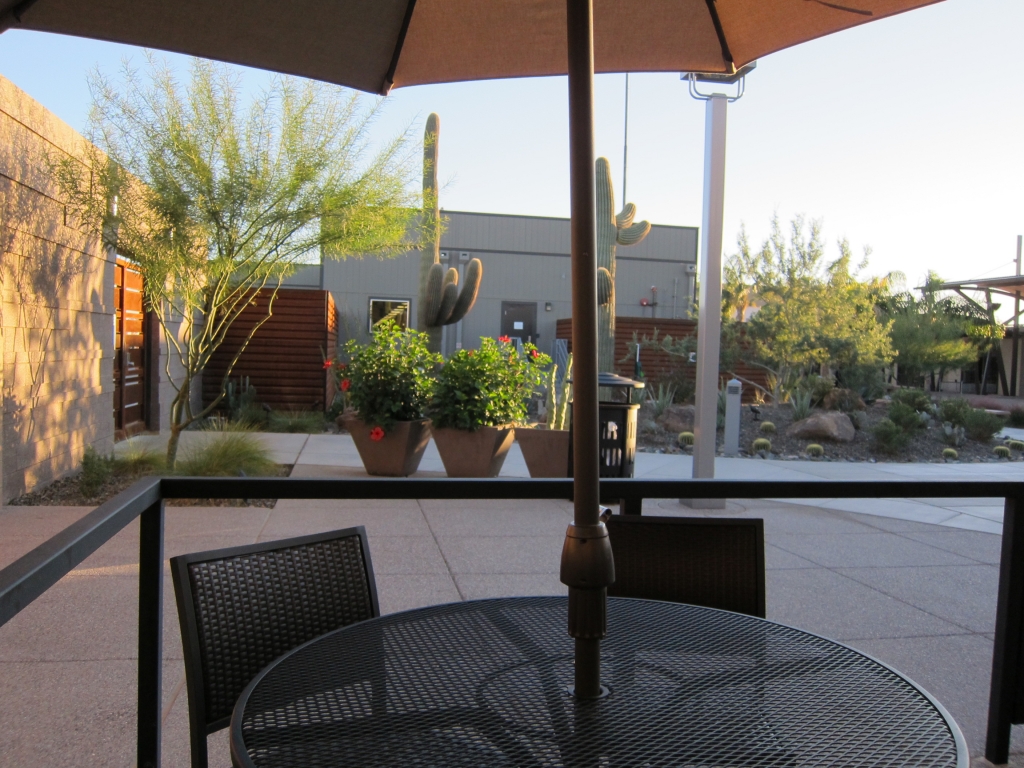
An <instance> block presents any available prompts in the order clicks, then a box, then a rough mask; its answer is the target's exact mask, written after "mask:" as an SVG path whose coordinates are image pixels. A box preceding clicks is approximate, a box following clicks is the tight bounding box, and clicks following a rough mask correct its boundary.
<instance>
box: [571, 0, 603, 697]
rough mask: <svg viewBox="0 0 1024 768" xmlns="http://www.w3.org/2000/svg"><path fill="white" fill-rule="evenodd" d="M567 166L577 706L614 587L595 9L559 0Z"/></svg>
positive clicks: (597, 665) (589, 685) (589, 682)
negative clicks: (607, 495)
mask: <svg viewBox="0 0 1024 768" xmlns="http://www.w3.org/2000/svg"><path fill="white" fill-rule="evenodd" d="M566 12H567V13H566V22H567V23H566V32H567V42H568V55H569V162H570V176H571V198H572V224H571V227H572V308H573V309H572V314H573V323H572V345H573V366H574V368H575V373H574V375H573V476H574V477H575V481H574V497H573V498H574V501H573V506H574V515H573V524H572V525H570V526H569V530H568V531H567V532H566V537H565V545H564V547H563V549H562V569H561V580H562V582H563V583H564V584H566V585H568V587H569V635H570V636H572V637H574V638H576V667H575V676H576V685H575V688H574V694H575V696H576V697H577V698H579V699H596V698H600V697H601V695H602V687H601V653H600V644H601V638H603V637H604V636H605V632H606V624H607V622H606V602H607V592H608V585H609V584H611V583H612V582H614V580H615V572H614V565H613V562H612V551H611V545H610V543H609V541H608V531H607V529H606V528H605V526H604V523H602V522H601V520H600V507H599V505H600V485H599V484H600V477H599V474H598V472H599V470H598V464H599V455H598V442H599V434H598V433H599V425H598V405H597V397H598V395H597V258H596V253H597V230H596V212H595V183H594V9H593V4H592V0H566Z"/></svg>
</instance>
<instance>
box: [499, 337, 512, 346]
mask: <svg viewBox="0 0 1024 768" xmlns="http://www.w3.org/2000/svg"><path fill="white" fill-rule="evenodd" d="M498 341H500V342H502V343H503V344H508V343H509V342H511V341H512V339H511V338H510V337H508V336H499V337H498Z"/></svg>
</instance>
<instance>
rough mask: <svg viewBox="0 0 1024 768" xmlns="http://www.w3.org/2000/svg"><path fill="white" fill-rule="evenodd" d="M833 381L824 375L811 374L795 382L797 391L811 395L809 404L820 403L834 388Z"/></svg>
mask: <svg viewBox="0 0 1024 768" xmlns="http://www.w3.org/2000/svg"><path fill="white" fill-rule="evenodd" d="M835 386H836V385H835V382H833V381H832V379H827V378H825V377H824V376H818V375H816V374H812V375H810V376H805V377H803V378H802V379H800V380H799V381H798V382H797V383H796V389H797V390H798V391H799V392H805V393H807V394H808V395H810V396H811V405H821V404H822V402H824V400H825V398H826V397H828V395H829V393H830V392H831V391H832V390H833V389H835Z"/></svg>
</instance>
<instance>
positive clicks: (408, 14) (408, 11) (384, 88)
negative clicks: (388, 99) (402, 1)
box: [380, 0, 416, 96]
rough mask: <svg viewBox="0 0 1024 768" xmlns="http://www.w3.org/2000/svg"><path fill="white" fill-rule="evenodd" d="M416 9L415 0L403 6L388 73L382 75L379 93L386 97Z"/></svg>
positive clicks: (392, 83) (393, 81)
mask: <svg viewBox="0 0 1024 768" xmlns="http://www.w3.org/2000/svg"><path fill="white" fill-rule="evenodd" d="M415 8H416V0H409V4H408V5H407V6H405V18H404V19H402V28H401V29H399V30H398V40H397V41H395V52H394V53H392V54H391V64H390V65H389V66H388V72H387V74H386V75H384V82H383V83H381V86H380V93H381V95H382V96H387V95H388V93H389V92H390V91H391V86H393V85H394V84H395V70H396V69H398V59H399V58H400V57H401V56H402V48H403V46H405V36H406V34H407V33H408V32H409V22H411V21H412V12H413V10H414V9H415Z"/></svg>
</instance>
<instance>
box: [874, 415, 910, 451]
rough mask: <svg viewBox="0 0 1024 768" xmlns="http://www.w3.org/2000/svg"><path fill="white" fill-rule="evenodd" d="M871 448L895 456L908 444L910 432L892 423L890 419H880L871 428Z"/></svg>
mask: <svg viewBox="0 0 1024 768" xmlns="http://www.w3.org/2000/svg"><path fill="white" fill-rule="evenodd" d="M871 437H872V448H873V449H874V450H875V451H876V452H877V453H881V454H885V455H886V456H896V455H898V454H900V453H902V452H903V451H905V450H906V449H907V447H908V446H909V445H910V434H909V433H908V432H907V431H906V430H905V429H903V428H902V427H900V426H899V425H897V424H896V423H894V422H893V421H892V419H882V420H881V421H880V422H878V423H877V424H876V425H875V426H874V428H873V429H872V430H871Z"/></svg>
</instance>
